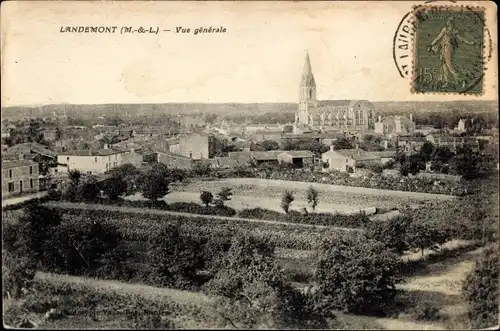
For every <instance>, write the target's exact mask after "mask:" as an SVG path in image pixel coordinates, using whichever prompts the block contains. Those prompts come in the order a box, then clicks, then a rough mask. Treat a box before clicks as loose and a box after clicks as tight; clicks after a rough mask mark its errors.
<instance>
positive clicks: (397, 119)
mask: <svg viewBox="0 0 500 331" xmlns="http://www.w3.org/2000/svg"><path fill="white" fill-rule="evenodd" d="M374 127H375V133H378V134H391V133H392V134H411V133H413V132H415V122H413V115H412V114H410V117H406V116H404V115H395V116H388V117H385V118H382V116H379V117H378V121H377V122H375V124H374Z"/></svg>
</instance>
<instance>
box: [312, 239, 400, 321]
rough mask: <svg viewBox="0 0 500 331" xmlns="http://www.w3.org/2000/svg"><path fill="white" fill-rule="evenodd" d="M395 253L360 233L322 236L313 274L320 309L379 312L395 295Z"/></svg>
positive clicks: (397, 265)
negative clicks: (319, 298)
mask: <svg viewBox="0 0 500 331" xmlns="http://www.w3.org/2000/svg"><path fill="white" fill-rule="evenodd" d="M398 274H399V260H398V256H397V255H396V254H394V253H392V252H390V251H389V250H387V249H386V248H385V245H384V244H383V243H381V242H378V241H375V240H373V239H369V238H366V237H365V236H364V235H362V234H358V233H348V234H345V233H344V234H334V235H332V236H328V237H327V238H325V239H324V240H323V242H322V243H321V245H320V248H319V252H318V260H317V262H316V274H315V278H316V280H317V284H318V292H319V294H320V296H321V300H320V303H319V305H320V306H321V307H322V308H323V309H335V310H342V311H347V312H351V313H375V312H376V313H380V312H383V311H384V308H386V307H387V306H388V305H389V304H390V303H391V302H392V300H393V299H394V297H395V295H396V284H397V283H398V282H399V281H400V277H399V276H398Z"/></svg>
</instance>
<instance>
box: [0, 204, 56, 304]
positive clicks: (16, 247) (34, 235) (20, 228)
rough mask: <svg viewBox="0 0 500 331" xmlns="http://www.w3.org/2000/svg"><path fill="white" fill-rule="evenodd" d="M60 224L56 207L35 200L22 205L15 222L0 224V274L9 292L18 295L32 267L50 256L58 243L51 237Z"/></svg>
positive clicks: (36, 266) (26, 286)
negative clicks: (0, 234)
mask: <svg viewBox="0 0 500 331" xmlns="http://www.w3.org/2000/svg"><path fill="white" fill-rule="evenodd" d="M60 224H61V216H60V214H59V213H58V212H57V211H55V210H52V209H49V208H46V207H43V206H40V205H38V204H36V205H31V206H28V207H27V208H26V209H25V213H24V215H23V216H21V217H20V218H19V222H18V223H16V224H12V223H8V224H5V225H4V227H3V245H4V246H3V247H4V248H5V250H4V251H3V252H2V259H3V265H2V269H3V271H4V273H3V275H2V278H3V280H4V287H6V288H5V289H6V290H7V291H8V292H9V295H11V296H14V297H19V296H21V294H22V291H21V290H22V288H23V287H24V288H28V287H29V286H30V284H31V280H32V279H33V278H34V276H35V271H36V270H37V269H38V268H39V267H40V266H45V265H48V264H49V263H50V261H52V260H53V256H54V253H55V250H56V249H57V244H58V242H57V240H56V239H54V238H55V233H56V229H57V227H58V226H59V225H60ZM4 291H5V290H4Z"/></svg>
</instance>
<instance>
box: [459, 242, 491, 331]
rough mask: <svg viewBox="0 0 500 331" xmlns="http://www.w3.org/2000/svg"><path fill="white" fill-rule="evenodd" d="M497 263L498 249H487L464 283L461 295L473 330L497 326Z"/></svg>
mask: <svg viewBox="0 0 500 331" xmlns="http://www.w3.org/2000/svg"><path fill="white" fill-rule="evenodd" d="M498 262H499V259H498V247H492V248H490V249H487V250H486V251H485V252H484V253H483V255H482V256H481V257H480V259H479V260H478V261H477V262H476V265H475V268H474V270H472V271H471V272H470V273H469V274H468V275H467V277H466V279H465V281H464V284H463V287H462V293H463V295H464V296H465V299H466V301H467V304H468V315H469V319H470V320H471V322H472V326H473V328H487V327H491V326H495V325H497V324H498V306H499V294H500V293H499V286H498V282H499V278H498V276H499V275H498Z"/></svg>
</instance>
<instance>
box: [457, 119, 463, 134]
mask: <svg viewBox="0 0 500 331" xmlns="http://www.w3.org/2000/svg"><path fill="white" fill-rule="evenodd" d="M455 131H457V132H465V120H464V119H463V118H461V119H460V121H458V124H457V126H456V127H455Z"/></svg>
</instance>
